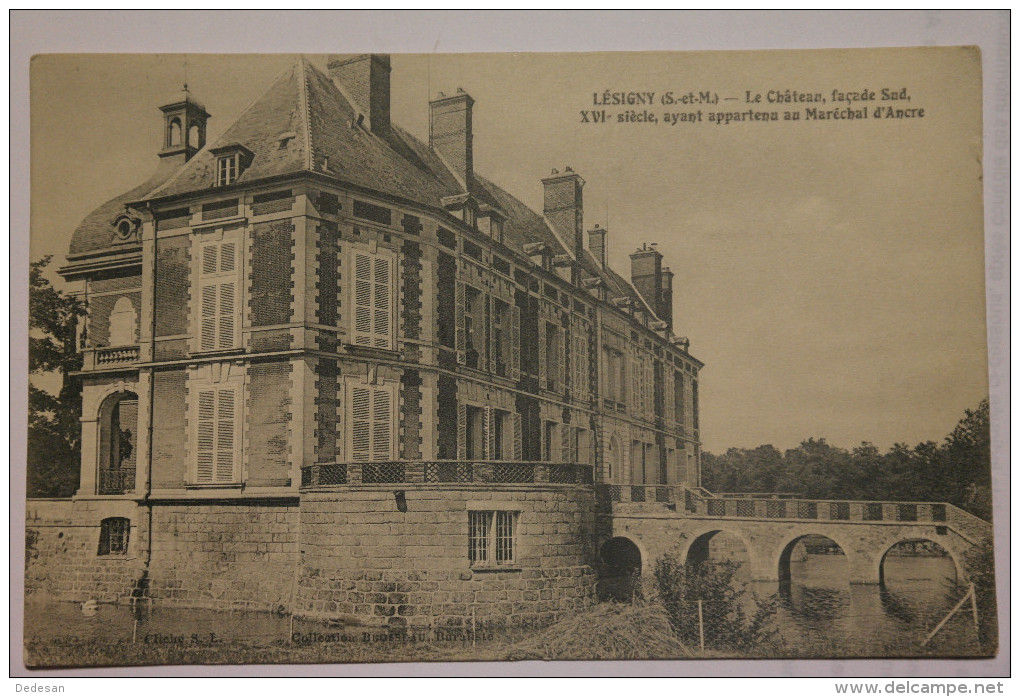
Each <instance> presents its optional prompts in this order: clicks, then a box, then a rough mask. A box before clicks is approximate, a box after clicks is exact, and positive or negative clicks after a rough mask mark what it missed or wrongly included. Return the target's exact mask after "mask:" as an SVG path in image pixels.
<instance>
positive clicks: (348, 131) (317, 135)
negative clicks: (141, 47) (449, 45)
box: [71, 58, 646, 305]
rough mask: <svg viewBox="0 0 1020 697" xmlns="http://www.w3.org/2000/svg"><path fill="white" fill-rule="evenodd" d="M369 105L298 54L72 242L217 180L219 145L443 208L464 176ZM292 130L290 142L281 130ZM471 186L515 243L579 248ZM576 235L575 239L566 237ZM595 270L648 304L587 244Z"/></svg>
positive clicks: (485, 189) (81, 242)
mask: <svg viewBox="0 0 1020 697" xmlns="http://www.w3.org/2000/svg"><path fill="white" fill-rule="evenodd" d="M359 113H360V112H359V110H358V109H357V108H356V107H355V106H353V105H352V104H351V103H350V102H349V101H348V100H347V98H346V97H345V96H344V95H343V93H342V92H341V90H340V89H339V88H338V87H337V86H336V85H335V84H334V83H333V81H332V79H330V77H329V76H327V75H325V74H323V73H322V72H321V71H320V70H318V69H317V68H316V67H315V66H313V65H311V64H310V63H309V62H308V61H306V60H305V59H304V58H300V59H298V60H296V61H295V63H294V65H293V66H291V67H290V68H289V69H287V70H285V71H284V72H283V73H282V74H281V75H280V76H279V77H277V78H276V80H275V81H274V82H273V84H272V85H271V86H270V87H269V89H268V90H266V91H265V92H264V93H263V94H262V95H261V96H260V97H259V98H258V99H256V100H255V101H254V102H252V104H251V105H249V106H248V107H247V108H246V109H245V110H244V112H242V114H241V116H239V117H238V118H237V120H236V121H235V122H234V123H233V124H232V125H231V126H230V127H229V128H228V129H227V130H226V131H225V132H224V133H223V134H222V135H221V136H220V137H219V138H217V139H216V141H215V142H214V143H211V144H209V145H207V146H206V147H205V148H203V149H202V150H200V151H199V152H198V153H196V154H195V155H194V156H193V157H192V158H191V159H190V160H189V161H188V162H187V163H186V164H185V165H184V166H182V167H180V168H179V169H178V170H177V171H176V172H175V173H172V176H167V175H165V174H164V175H163V176H162V177H161V178H160V180H159V181H152V180H150V181H149V182H147V183H146V184H144V185H142V186H141V187H138V188H136V189H133V190H131V191H129V192H127V193H126V194H124V195H122V196H119V197H117V198H116V199H114V200H113V201H110V202H109V203H106V204H104V205H103V206H101V207H100V208H98V209H97V210H96V211H95V212H93V213H92V214H91V215H89V216H88V217H87V218H86V219H85V221H84V222H83V223H82V225H81V226H80V227H79V229H78V231H76V232H75V234H74V237H73V238H72V242H71V254H72V255H73V254H78V253H81V252H86V251H94V250H98V249H102V248H105V247H106V246H109V243H110V241H111V240H112V239H113V235H114V230H113V227H112V225H111V223H112V221H113V217H114V216H115V215H116V214H117V213H118V212H119V211H120V210H121V209H122V208H123V206H124V204H125V203H127V202H132V201H149V200H154V199H160V198H164V197H169V196H176V195H183V194H188V193H193V192H196V191H202V190H205V189H211V188H213V185H214V184H215V177H216V156H215V155H213V153H212V152H211V151H212V150H213V149H216V148H220V147H225V146H229V145H242V146H244V147H245V148H247V149H248V150H250V151H251V152H252V153H253V154H254V157H253V158H252V161H251V164H250V165H249V166H248V167H247V168H246V169H245V170H244V171H243V172H242V173H241V175H240V176H239V177H238V178H237V184H239V185H240V184H244V183H246V182H254V181H257V180H260V179H264V178H267V177H273V176H278V175H284V174H292V173H298V172H302V171H314V172H316V173H318V174H326V175H332V176H333V177H335V178H336V179H338V180H341V181H344V182H348V183H351V184H354V185H357V186H361V187H365V188H366V189H369V190H372V191H378V192H381V193H384V194H389V195H392V196H396V197H398V198H402V199H405V200H410V201H415V202H418V203H422V204H424V205H427V206H430V207H433V208H441V207H442V202H441V199H443V198H444V197H447V196H456V195H458V194H461V193H463V189H462V187H461V184H460V183H459V182H458V181H457V179H456V178H455V177H454V176H453V173H452V172H451V171H450V170H449V168H448V167H447V166H446V165H445V164H444V163H443V162H442V160H441V159H440V158H439V156H438V155H437V154H436V153H435V151H434V150H432V148H430V147H429V146H428V145H426V144H425V143H423V142H421V141H420V140H418V139H417V138H415V137H414V136H413V135H411V134H410V133H408V132H407V131H405V130H404V129H402V128H400V127H398V126H396V125H394V126H392V128H391V136H390V137H389V138H387V139H383V138H380V137H379V136H378V135H376V134H374V133H372V132H370V131H368V130H366V129H364V128H362V127H361V126H359V125H357V123H356V120H357V116H358V114H359ZM284 134H290V135H291V137H290V138H289V139H288V141H287V146H286V147H284V148H281V147H280V140H281V136H282V135H284ZM471 194H472V195H473V196H474V197H475V198H476V199H477V200H478V201H479V202H481V203H486V204H489V205H493V206H495V207H497V208H498V209H500V210H502V211H503V212H504V213H505V214H506V215H507V219H506V221H505V223H504V227H503V239H504V242H505V244H507V245H508V246H510V247H511V248H514V249H516V250H517V251H519V252H521V253H522V254H523V253H524V250H523V248H524V246H525V245H527V244H529V243H533V242H545V243H546V244H548V245H549V247H550V248H551V249H552V250H553V253H554V254H564V253H567V254H571V256H572V255H573V250H572V249H571V246H572V245H571V242H570V241H569V240H561V239H560V238H559V237H558V236H557V235H556V234H555V233H554V232H553V231H552V229H551V228H550V227H549V224H548V223H547V222H546V220H545V218H544V217H543V216H542V215H540V214H538V213H536V212H535V211H533V210H531V209H530V208H528V207H527V206H526V205H525V204H524V203H522V202H521V201H519V200H518V199H517V198H515V197H514V196H512V195H511V194H509V193H507V192H506V191H504V190H503V189H501V188H500V187H498V186H496V185H495V184H494V183H492V182H491V181H489V180H487V179H485V178H483V177H481V176H478V175H477V174H476V175H475V177H474V180H473V182H472V187H471ZM564 243H566V244H564ZM580 262H581V265H582V268H583V269H584V271H585V273H586V274H587V275H588V276H592V277H600V278H602V280H603V283H604V284H605V285H606V287H607V288H608V289H609V293H610V295H617V296H622V295H627V296H630V297H632V298H633V299H634V300H636V301H637V302H640V303H641V304H642V305H646V303H644V301H643V300H642V299H641V297H640V295H639V294H638V293H637V291H636V290H635V289H634V287H633V286H632V285H631V284H630V283H628V282H627V281H625V280H624V279H623V278H622V277H620V276H619V275H617V274H616V273H614V272H612V271H611V270H609V269H603V268H602V267H601V266H600V265H599V264H598V263H597V262H596V261H595V259H594V258H593V257H592V256H591V255H590V254H589V253H588V252H585V253H584V255H583V258H582V259H581V260H580Z"/></svg>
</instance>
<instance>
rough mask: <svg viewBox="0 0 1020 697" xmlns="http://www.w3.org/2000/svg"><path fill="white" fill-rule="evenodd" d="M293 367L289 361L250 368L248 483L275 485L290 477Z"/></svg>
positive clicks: (266, 363) (257, 364)
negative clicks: (288, 462) (289, 435)
mask: <svg viewBox="0 0 1020 697" xmlns="http://www.w3.org/2000/svg"><path fill="white" fill-rule="evenodd" d="M291 370H292V368H291V365H290V363H288V362H285V361H274V362H265V363H254V364H251V365H249V366H248V381H249V389H248V406H247V409H246V410H245V419H246V421H247V423H246V432H247V434H248V449H247V450H246V451H245V462H246V463H247V465H248V484H249V485H252V486H274V485H280V484H285V483H286V482H287V480H288V479H289V477H290V466H289V465H288V464H287V456H288V454H289V452H290V443H289V439H288V429H289V425H290V418H291V417H290V412H291V399H290V380H291Z"/></svg>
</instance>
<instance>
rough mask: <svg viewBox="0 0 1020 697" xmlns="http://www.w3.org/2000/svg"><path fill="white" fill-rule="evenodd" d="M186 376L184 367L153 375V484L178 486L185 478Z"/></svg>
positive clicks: (186, 439)
mask: <svg viewBox="0 0 1020 697" xmlns="http://www.w3.org/2000/svg"><path fill="white" fill-rule="evenodd" d="M186 386H187V375H186V373H185V371H184V370H183V369H180V370H167V371H160V372H157V373H155V375H154V376H153V412H152V413H153V419H152V486H153V488H155V489H160V488H167V487H170V488H173V487H179V486H182V485H183V484H184V481H185V479H186V478H187V463H186V461H185V453H186V446H187V442H188V433H187V427H186V424H185V400H186V394H187V392H186Z"/></svg>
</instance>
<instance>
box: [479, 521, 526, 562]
mask: <svg viewBox="0 0 1020 697" xmlns="http://www.w3.org/2000/svg"><path fill="white" fill-rule="evenodd" d="M516 535H517V512H516V511H469V512H468V560H469V561H470V563H471V566H489V565H493V564H494V565H505V564H513V563H514V561H515V559H516V553H517V544H516V542H517V541H516Z"/></svg>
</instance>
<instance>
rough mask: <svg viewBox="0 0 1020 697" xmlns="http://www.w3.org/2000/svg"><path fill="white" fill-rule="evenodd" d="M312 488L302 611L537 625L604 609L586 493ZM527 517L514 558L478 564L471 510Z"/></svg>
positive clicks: (304, 514)
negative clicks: (489, 566) (472, 555)
mask: <svg viewBox="0 0 1020 697" xmlns="http://www.w3.org/2000/svg"><path fill="white" fill-rule="evenodd" d="M393 489H394V487H385V488H384V487H379V488H370V487H358V488H356V489H355V488H350V489H344V490H343V491H338V492H328V493H327V492H320V493H306V494H303V496H302V499H303V500H302V506H301V551H302V562H303V564H302V570H301V581H300V587H299V593H298V602H297V608H296V609H297V612H298V613H300V614H302V615H307V616H315V617H334V618H341V619H346V620H348V621H353V622H359V623H364V624H371V625H389V626H396V627H401V626H454V627H455V626H469V625H470V623H471V622H472V617H473V618H474V621H475V622H476V626H479V627H485V626H498V625H502V624H510V625H539V624H544V623H546V622H550V621H553V620H555V619H557V618H558V617H560V616H561V615H562V614H564V613H566V612H568V611H573V610H580V609H582V608H584V607H587V606H589V605H591V604H593V603H594V602H595V593H594V588H595V571H594V568H593V567H594V561H595V550H594V547H593V540H594V525H595V516H594V510H595V507H594V497H593V493H592V491H591V489H590V488H586V487H547V488H540V487H535V486H531V485H529V486H524V487H519V488H514V487H513V486H512V485H505V488H501V489H499V490H492V489H491V487H486V488H485V489H483V488H481V487H471V486H470V485H465V486H463V487H460V488H457V487H456V486H455V485H450V486H443V487H436V488H428V489H424V488H420V489H408V490H406V491H405V496H406V508H407V510H406V512H401V511H400V510H399V509H398V506H397V503H396V500H395V495H394V491H393ZM470 510H511V511H516V512H518V517H517V537H516V546H517V548H516V553H515V559H516V562H515V563H514V564H513V565H508V566H507V567H505V568H500V569H498V570H480V569H477V568H474V569H473V568H472V566H471V563H470V561H469V559H468V511H470Z"/></svg>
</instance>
